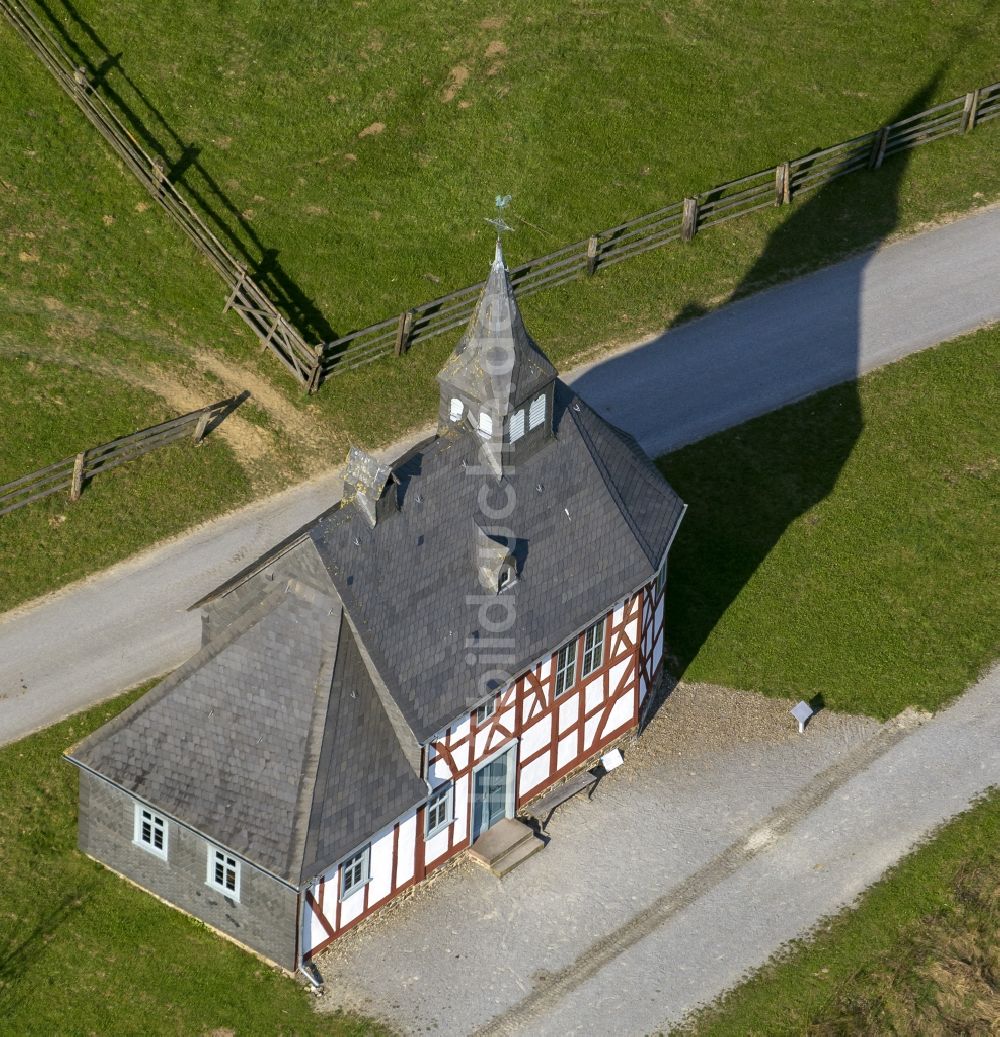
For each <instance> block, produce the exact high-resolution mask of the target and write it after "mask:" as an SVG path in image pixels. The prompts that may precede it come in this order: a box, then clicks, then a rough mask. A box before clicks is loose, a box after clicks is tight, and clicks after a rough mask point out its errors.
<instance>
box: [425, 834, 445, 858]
mask: <svg viewBox="0 0 1000 1037" xmlns="http://www.w3.org/2000/svg"><path fill="white" fill-rule="evenodd" d="M447 849H448V829H447V828H442V829H441V831H440V832H438V834H437V835H435V836H434V838H433V839H428V840H427V842H426V843H424V862H425V863H427V864H431V863H432V862H433V861H436V860H437V859H438V857H440V856H441V854H443V853H445V852H446V851H447Z"/></svg>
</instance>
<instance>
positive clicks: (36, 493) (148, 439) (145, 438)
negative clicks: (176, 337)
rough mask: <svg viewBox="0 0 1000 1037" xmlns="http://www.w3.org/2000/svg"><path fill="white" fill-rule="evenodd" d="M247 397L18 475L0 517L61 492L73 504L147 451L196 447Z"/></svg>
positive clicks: (3, 493)
mask: <svg viewBox="0 0 1000 1037" xmlns="http://www.w3.org/2000/svg"><path fill="white" fill-rule="evenodd" d="M249 397H250V393H249V392H246V391H244V392H242V393H240V394H239V395H238V396H232V397H230V398H229V399H228V400H220V401H219V402H218V403H213V404H211V405H210V406H208V407H202V408H201V410H195V411H191V413H190V414H182V415H181V416H180V417H179V418H172V419H171V420H170V421H164V422H162V423H161V424H159V425H153V426H152V427H151V428H144V429H142V430H141V431H139V432H133V433H132V434H131V435H128V436H121V437H120V438H119V439H113V440H112V441H111V442H110V443H102V444H101V445H100V446H96V447H91V448H90V449H88V450H81V451H80V453H78V454H75V455H74V456H73V457H64V458H63V459H62V460H61V461H56V462H55V464H50V465H48V466H47V467H45V468H40V469H39V470H38V471H37V472H31V473H30V474H28V475H22V476H21V478H20V479H15V480H14V481H13V482H9V483H6V484H5V485H3V486H0V515H6V514H7V512H9V511H15V510H16V509H17V508H23V507H24V506H25V505H26V504H31V503H33V502H34V501H36V500H41V499H42V498H43V497H49V496H51V495H52V494H53V493H60V492H62V491H63V490H68V491H69V499H70V500H71V501H77V500H79V499H80V494H81V493H83V488H84V486H85V484H86V483H87V482H88V481H89V480H90V479H92V478H93V477H94V476H95V475H99V474H100V473H101V472H107V471H110V470H111V469H112V468H117V467H118V465H120V464H125V463H126V462H128V461H134V460H135V459H136V458H137V457H141V456H142V455H143V454H146V453H149V451H150V450H156V449H158V448H159V447H161V446H167V445H168V444H170V443H176V442H177V440H179V439H184V438H186V437H187V436H189V435H190V436H192V437H193V439H194V441H195V442H196V443H200V442H201V441H202V440H203V439H204V438H205V436H206V435H207V434H208V433H209V432H210V431H211V430H212V429H214V428H215V427H216V426H218V425H219V424H220V423H221V422H222V420H223V419H224V418H226V417H227V416H228V415H229V414H231V413H232V412H233V411H234V410H236V408H237V407H238V406H239V405H240V404H241V403H243V402H244V401H245V400H247V399H249Z"/></svg>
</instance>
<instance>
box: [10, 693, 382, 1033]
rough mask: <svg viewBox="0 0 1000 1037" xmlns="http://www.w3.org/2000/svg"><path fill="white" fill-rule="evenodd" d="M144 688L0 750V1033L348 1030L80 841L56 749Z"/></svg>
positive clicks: (364, 1029) (352, 1027)
mask: <svg viewBox="0 0 1000 1037" xmlns="http://www.w3.org/2000/svg"><path fill="white" fill-rule="evenodd" d="M142 690H144V689H140V690H139V691H134V692H130V693H129V694H127V695H123V696H121V697H119V698H118V699H116V700H115V701H114V702H111V703H106V704H104V705H101V706H98V707H96V708H94V709H91V710H89V711H87V712H85V713H80V714H78V715H77V716H75V717H72V718H71V719H70V720H67V721H64V722H63V723H60V724H56V725H55V726H54V727H51V728H49V729H48V730H46V731H43V732H41V733H40V734H37V735H32V736H31V737H29V738H25V739H23V740H22V741H20V742H15V743H14V744H12V745H9V746H6V747H4V748H3V749H0V874H2V875H3V881H2V882H0V1033H3V1034H11V1035H14V1034H16V1035H17V1037H31V1035H35V1034H37V1035H40V1037H41V1035H44V1037H48V1035H50V1034H60V1035H66V1037H71V1035H72V1037H76V1035H90V1034H94V1035H100V1037H115V1035H119V1034H121V1035H125V1034H134V1033H137V1032H141V1033H144V1034H175V1035H177V1037H190V1035H194V1034H209V1033H211V1034H219V1035H222V1034H238V1035H239V1037H248V1035H252V1034H259V1035H261V1037H279V1035H287V1037H291V1035H303V1037H304V1035H309V1034H323V1035H326V1037H346V1035H349V1034H362V1033H363V1034H370V1033H374V1032H378V1031H377V1028H375V1027H374V1026H373V1025H372V1024H370V1023H367V1022H364V1021H359V1020H351V1019H344V1018H330V1017H321V1016H317V1015H315V1014H314V1013H313V1010H312V1007H311V1005H310V1002H309V997H310V995H309V994H308V993H307V992H306V991H305V990H304V989H303V988H302V987H300V986H299V985H298V984H297V983H295V982H293V981H292V980H290V979H288V978H287V977H285V976H283V975H282V974H280V973H278V972H276V971H275V970H274V969H271V968H269V967H268V966H266V965H264V964H262V963H260V962H259V961H258V960H257V959H256V958H254V957H252V956H251V955H250V954H248V953H246V952H245V951H243V950H241V949H240V948H238V947H236V946H234V945H233V944H231V943H229V942H228V941H226V940H222V939H220V938H218V937H216V936H214V935H213V934H212V933H211V932H210V931H209V930H207V929H206V928H205V927H204V926H203V925H202V924H201V923H200V922H197V921H195V920H194V919H192V918H189V917H188V916H186V915H182V914H181V913H180V912H178V911H174V910H172V909H171V908H169V907H166V906H164V905H163V904H161V903H160V902H159V901H157V900H155V899H154V898H153V897H151V896H149V895H148V894H146V893H143V892H141V891H140V890H138V889H136V888H134V887H133V886H130V885H128V884H127V883H126V882H123V881H122V880H121V879H119V878H117V877H116V876H115V875H114V874H112V873H111V872H109V871H105V870H104V869H103V868H102V867H101V866H100V865H98V864H96V863H95V862H94V861H91V860H89V859H88V858H86V857H84V856H83V855H82V854H80V853H79V852H77V850H76V813H77V776H76V773H75V771H74V768H72V767H70V766H69V765H68V764H67V763H65V761H63V760H62V759H61V755H60V754H61V753H62V751H63V750H64V749H65V748H66V747H67V746H68V745H70V744H72V743H74V742H76V741H77V740H79V739H80V738H82V737H83V736H84V735H86V734H87V733H88V732H89V731H91V730H93V729H94V728H96V727H98V726H100V725H101V724H103V723H105V722H106V721H108V720H109V719H111V717H112V716H113V715H114V714H115V713H117V712H119V711H120V710H121V709H123V708H124V707H125V706H127V705H128V704H129V703H130V702H132V701H133V700H134V699H135V698H136V697H137V695H139V694H140V693H141V691H142Z"/></svg>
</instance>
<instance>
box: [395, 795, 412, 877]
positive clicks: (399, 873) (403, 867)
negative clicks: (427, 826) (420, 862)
mask: <svg viewBox="0 0 1000 1037" xmlns="http://www.w3.org/2000/svg"><path fill="white" fill-rule="evenodd" d="M416 866H417V816H416V811H411V813H409V814H408V815H407V816H406V817H405V818H404V819H403V820H402V821H401V822H400V823H399V846H398V848H397V853H396V885H397V886H402V885H403V884H404V883H406V882H409V881H410V879H412V878H413V874H414V871H415V870H416Z"/></svg>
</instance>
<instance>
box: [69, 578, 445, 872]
mask: <svg viewBox="0 0 1000 1037" xmlns="http://www.w3.org/2000/svg"><path fill="white" fill-rule="evenodd" d="M356 658H359V656H358V649H357V647H356V645H355V639H354V634H353V632H352V630H351V628H350V626H349V625H348V624H347V623H346V621H345V620H344V616H343V607H342V605H341V602H340V599H339V597H338V596H337V594H336V591H335V590H334V589H333V587H332V586H331V587H329V592H328V593H324V592H323V591H320V590H318V589H316V588H314V587H310V586H307V585H305V584H302V583H300V582H299V581H296V580H289V581H286V582H283V583H282V584H280V585H278V586H277V587H275V589H274V590H272V591H271V592H270V593H268V594H267V595H266V596H265V597H264V598H263V600H261V601H259V602H258V603H257V604H256V605H254V606H253V607H251V608H250V609H249V610H248V611H247V612H246V613H245V614H244V615H242V616H241V617H240V618H238V619H237V620H235V621H234V622H233V623H231V624H230V625H229V626H228V627H226V628H225V630H224V631H222V633H221V634H220V635H219V636H218V637H217V638H215V639H214V640H212V641H210V642H209V643H208V644H207V645H205V647H204V648H203V649H202V650H201V651H200V652H199V653H198V654H197V655H195V656H193V657H192V658H191V659H190V660H188V662H186V663H185V664H184V665H183V666H181V667H180V668H179V669H177V670H175V671H174V673H173V674H171V676H170V677H168V678H167V679H166V680H164V681H163V682H162V683H161V684H159V685H158V686H157V687H156V688H154V689H153V690H152V691H150V692H149V693H147V694H146V695H145V696H143V698H141V699H140V700H139V701H138V702H136V703H134V704H133V705H132V706H130V707H129V708H128V709H127V710H125V711H124V712H122V713H121V714H119V716H118V717H116V718H115V719H114V720H112V721H111V722H110V723H108V724H106V725H105V726H104V727H102V728H100V729H99V730H98V731H96V732H95V733H94V734H92V735H91V736H90V737H89V738H87V739H85V740H84V741H83V742H81V743H80V744H79V745H78V746H76V747H75V748H74V749H72V750H71V751H70V752H68V753H67V756H68V758H69V759H70V760H71V761H73V762H74V763H77V764H80V765H82V766H84V767H87V768H88V769H90V770H93V771H95V772H97V773H98V774H100V775H102V776H103V777H105V778H107V779H108V780H110V781H112V782H113V783H114V784H116V785H118V786H120V787H121V788H124V789H126V790H127V791H129V792H131V793H134V794H135V795H136V796H138V797H139V798H140V799H142V800H145V801H146V802H148V803H150V804H152V805H153V806H154V807H156V808H158V809H159V810H162V811H163V812H164V813H165V814H168V815H170V816H172V817H174V818H177V819H178V820H181V821H183V822H184V823H185V824H187V825H190V826H191V827H192V828H195V829H196V830H197V831H199V832H201V833H202V834H203V835H205V836H206V837H207V838H209V839H210V840H212V841H213V842H216V843H218V844H219V845H220V846H223V847H226V848H228V849H230V850H232V851H234V852H235V853H237V854H239V855H240V856H242V857H245V858H246V859H247V860H250V861H253V862H254V863H255V864H258V865H259V866H260V867H262V868H264V869H266V870H267V871H269V872H271V873H272V874H274V875H277V876H278V877H279V878H282V879H284V880H286V881H288V882H290V883H293V884H296V885H297V884H299V882H300V881H302V880H304V879H306V878H309V877H311V875H312V874H313V873H312V872H310V871H309V869H310V868H313V867H315V868H316V870H322V868H324V867H326V866H328V865H329V864H330V863H331V862H332V861H333V860H335V859H336V858H337V857H338V856H341V855H343V854H344V853H347V852H348V851H350V850H351V849H353V848H354V846H355V845H356V843H357V842H358V841H360V840H362V839H364V838H366V837H367V835H369V834H370V833H371V831H372V829H371V828H369V827H368V825H369V824H378V823H386V822H387V821H389V820H392V819H393V818H395V817H398V816H399V815H400V814H401V813H403V812H404V811H405V810H407V809H408V808H409V807H411V806H414V805H415V804H416V803H417V802H419V801H420V799H421V798H422V797H423V796H425V795H426V785H425V784H424V782H423V781H421V780H420V778H419V777H418V776H417V775H416V774H415V773H414V772H413V770H412V768H411V767H410V765H409V763H408V762H407V759H406V756H405V755H404V753H403V751H402V749H401V746H400V743H399V741H398V739H397V737H396V735H395V733H394V732H393V728H392V725H391V724H390V723H389V720H388V717H387V716H386V714H385V711H384V710H383V709H382V705H381V701H380V698H379V696H378V694H377V692H376V690H375V688H374V686H373V684H372V681H371V679H370V678H369V676H368V673H367V671H366V669H365V667H364V666H363V665H362V666H360V667H359V666H357V665H352V663H353V660H355V659H356ZM387 778H388V779H389V780H388V781H387V780H386V779H387ZM317 797H318V798H317ZM383 817H384V820H382V819H383ZM318 851H321V852H324V853H328V854H329V855H330V856H329V858H328V859H325V860H322V861H317V858H316V853H317V852H318Z"/></svg>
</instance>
